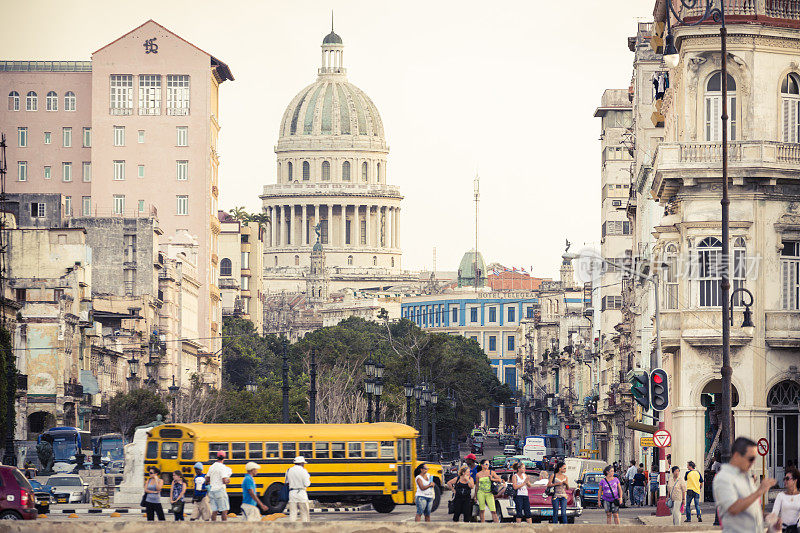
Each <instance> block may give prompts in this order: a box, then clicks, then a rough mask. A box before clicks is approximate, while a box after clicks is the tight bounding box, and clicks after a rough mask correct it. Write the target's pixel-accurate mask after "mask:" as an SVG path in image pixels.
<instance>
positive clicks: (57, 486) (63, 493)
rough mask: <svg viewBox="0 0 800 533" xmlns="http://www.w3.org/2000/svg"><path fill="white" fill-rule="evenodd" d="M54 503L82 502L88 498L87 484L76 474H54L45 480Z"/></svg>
mask: <svg viewBox="0 0 800 533" xmlns="http://www.w3.org/2000/svg"><path fill="white" fill-rule="evenodd" d="M47 487H48V488H49V489H50V493H51V494H52V495H53V497H54V499H55V502H56V503H82V502H85V501H87V500H88V498H87V491H88V488H89V484H88V483H86V482H85V481H83V479H82V478H81V476H79V475H78V474H56V475H54V476H50V479H48V480H47Z"/></svg>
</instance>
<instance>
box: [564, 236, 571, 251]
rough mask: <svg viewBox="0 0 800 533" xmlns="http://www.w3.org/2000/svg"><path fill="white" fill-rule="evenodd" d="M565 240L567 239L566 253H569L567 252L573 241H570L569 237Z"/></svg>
mask: <svg viewBox="0 0 800 533" xmlns="http://www.w3.org/2000/svg"><path fill="white" fill-rule="evenodd" d="M565 240H566V241H567V247H566V248H564V253H567V252H569V247H570V246H572V243H571V242H569V239H565Z"/></svg>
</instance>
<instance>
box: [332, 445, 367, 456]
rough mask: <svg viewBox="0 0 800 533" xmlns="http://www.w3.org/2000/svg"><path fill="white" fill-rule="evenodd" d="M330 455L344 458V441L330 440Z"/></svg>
mask: <svg viewBox="0 0 800 533" xmlns="http://www.w3.org/2000/svg"><path fill="white" fill-rule="evenodd" d="M359 455H361V454H359ZM331 457H332V458H333V459H344V442H331Z"/></svg>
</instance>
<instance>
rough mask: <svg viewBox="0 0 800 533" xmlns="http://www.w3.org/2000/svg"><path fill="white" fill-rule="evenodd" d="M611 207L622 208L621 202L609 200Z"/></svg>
mask: <svg viewBox="0 0 800 533" xmlns="http://www.w3.org/2000/svg"><path fill="white" fill-rule="evenodd" d="M611 206H612V207H621V206H622V200H611Z"/></svg>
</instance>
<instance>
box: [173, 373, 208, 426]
mask: <svg viewBox="0 0 800 533" xmlns="http://www.w3.org/2000/svg"><path fill="white" fill-rule="evenodd" d="M162 400H164V401H170V402H171V401H172V396H171V395H166V396H164V397H163V398H162ZM174 405H175V409H174V411H175V412H174V413H172V414H173V416H174V417H175V421H176V422H186V423H198V422H213V421H214V420H216V419H217V417H218V416H219V413H220V411H221V410H222V407H223V399H222V395H221V394H220V392H219V391H218V390H217V389H212V388H210V387H206V386H204V385H203V384H202V383H201V381H200V376H198V375H197V374H192V375H191V377H190V378H189V387H188V388H184V389H182V390H181V391H180V392H178V394H177V396H176V397H175V404H174Z"/></svg>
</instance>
